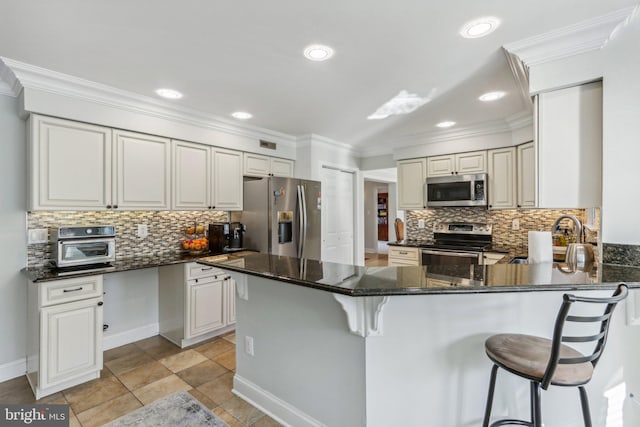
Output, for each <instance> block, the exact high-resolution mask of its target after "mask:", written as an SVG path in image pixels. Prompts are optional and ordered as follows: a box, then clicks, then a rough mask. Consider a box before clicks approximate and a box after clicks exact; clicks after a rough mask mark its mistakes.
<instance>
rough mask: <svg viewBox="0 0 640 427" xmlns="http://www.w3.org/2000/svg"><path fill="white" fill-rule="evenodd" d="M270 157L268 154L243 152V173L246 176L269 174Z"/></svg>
mask: <svg viewBox="0 0 640 427" xmlns="http://www.w3.org/2000/svg"><path fill="white" fill-rule="evenodd" d="M270 173H271V159H270V158H269V156H261V155H259V154H252V153H244V174H245V175H247V176H269V174H270Z"/></svg>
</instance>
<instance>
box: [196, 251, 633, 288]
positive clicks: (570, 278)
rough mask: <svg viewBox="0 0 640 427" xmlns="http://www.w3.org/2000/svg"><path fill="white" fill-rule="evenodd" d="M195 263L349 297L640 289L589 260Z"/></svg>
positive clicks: (629, 270) (255, 259) (627, 273)
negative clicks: (581, 264)
mask: <svg viewBox="0 0 640 427" xmlns="http://www.w3.org/2000/svg"><path fill="white" fill-rule="evenodd" d="M243 259H244V263H243V264H244V266H239V265H238V262H237V258H236V257H233V256H230V257H228V258H227V259H226V260H216V259H212V258H209V259H206V258H202V259H198V260H197V262H199V263H201V264H206V265H209V266H214V267H220V268H223V269H226V270H230V271H236V272H240V273H246V274H249V275H253V276H259V277H265V278H269V279H274V280H279V281H282V282H287V283H292V284H296V285H300V286H306V287H310V288H315V289H320V290H324V291H328V292H335V293H339V294H345V295H350V296H375V295H421V294H454V293H485V292H521V291H525V292H532V291H577V290H596V289H614V288H615V286H616V285H617V284H618V283H620V282H625V283H628V284H629V287H632V288H640V268H634V267H625V266H618V265H611V264H594V265H592V266H591V269H590V271H588V272H583V271H577V272H572V271H570V270H569V269H568V267H567V265H566V264H561V263H548V264H533V265H526V264H525V265H516V264H494V265H486V266H477V265H476V266H454V265H430V266H419V267H395V266H394V267H360V266H353V265H345V264H336V263H330V262H320V261H316V260H305V259H298V258H291V257H285V256H277V255H270V254H263V253H255V254H250V255H248V256H246V257H244V258H243Z"/></svg>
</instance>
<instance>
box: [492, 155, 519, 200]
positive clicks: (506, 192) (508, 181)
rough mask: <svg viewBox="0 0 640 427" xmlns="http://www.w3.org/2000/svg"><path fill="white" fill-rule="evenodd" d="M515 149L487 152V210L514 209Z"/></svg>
mask: <svg viewBox="0 0 640 427" xmlns="http://www.w3.org/2000/svg"><path fill="white" fill-rule="evenodd" d="M515 168H516V148H515V147H508V148H499V149H496V150H489V173H488V179H489V208H491V209H513V208H515V207H516V170H515Z"/></svg>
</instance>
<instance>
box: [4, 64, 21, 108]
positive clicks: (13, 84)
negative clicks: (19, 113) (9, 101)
mask: <svg viewBox="0 0 640 427" xmlns="http://www.w3.org/2000/svg"><path fill="white" fill-rule="evenodd" d="M21 90H22V85H21V84H20V82H19V81H18V79H17V78H16V75H15V74H14V73H13V71H11V69H10V68H9V67H8V66H7V65H6V64H5V63H4V59H3V58H2V57H0V95H8V96H12V97H14V98H15V97H17V96H18V95H19V94H20V91H21Z"/></svg>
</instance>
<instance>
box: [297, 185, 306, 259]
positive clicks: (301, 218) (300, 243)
mask: <svg viewBox="0 0 640 427" xmlns="http://www.w3.org/2000/svg"><path fill="white" fill-rule="evenodd" d="M296 188H297V191H298V227H299V228H298V248H297V249H298V258H302V248H303V240H302V234H303V233H304V210H303V209H304V207H303V205H302V188H301V186H300V185H298V186H296Z"/></svg>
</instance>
